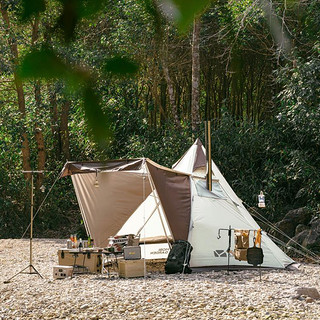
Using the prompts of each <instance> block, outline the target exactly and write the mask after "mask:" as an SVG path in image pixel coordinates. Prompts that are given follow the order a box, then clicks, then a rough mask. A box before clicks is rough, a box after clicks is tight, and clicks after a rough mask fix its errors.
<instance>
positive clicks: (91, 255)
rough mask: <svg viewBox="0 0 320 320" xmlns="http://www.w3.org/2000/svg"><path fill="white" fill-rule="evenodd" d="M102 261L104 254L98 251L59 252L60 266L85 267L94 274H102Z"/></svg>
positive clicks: (61, 250)
mask: <svg viewBox="0 0 320 320" xmlns="http://www.w3.org/2000/svg"><path fill="white" fill-rule="evenodd" d="M101 259H102V253H101V252H97V251H92V250H91V251H84V252H75V251H72V250H63V249H60V250H58V260H59V265H61V266H79V267H85V268H87V269H88V271H89V272H92V273H101Z"/></svg>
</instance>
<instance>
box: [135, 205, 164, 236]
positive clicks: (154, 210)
mask: <svg viewBox="0 0 320 320" xmlns="http://www.w3.org/2000/svg"><path fill="white" fill-rule="evenodd" d="M159 204H160V202H158V203H156V207H155V208H154V209H153V211H152V212H151V214H150V216H149V217H148V219H147V220H146V221H145V222H144V224H143V226H142V227H141V228H140V229H139V230H138V232H137V235H138V234H139V233H140V232H141V230H142V229H143V228H144V227H145V225H146V224H147V223H148V221H149V220H150V219H151V217H152V216H153V214H154V213H155V212H156V210H157V209H158V207H159Z"/></svg>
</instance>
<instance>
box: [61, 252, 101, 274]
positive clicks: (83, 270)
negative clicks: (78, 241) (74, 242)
mask: <svg viewBox="0 0 320 320" xmlns="http://www.w3.org/2000/svg"><path fill="white" fill-rule="evenodd" d="M63 251H64V252H68V253H70V254H71V255H72V256H73V263H72V265H73V268H76V267H77V268H81V269H82V273H84V272H85V273H87V272H89V269H90V267H88V266H86V263H85V262H86V257H87V256H88V255H98V256H101V260H102V258H103V257H102V249H101V248H84V249H82V250H79V248H77V249H69V250H63ZM79 255H82V256H83V259H82V264H76V262H77V258H78V256H79ZM78 273H81V272H78Z"/></svg>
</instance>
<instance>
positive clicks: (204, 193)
mask: <svg viewBox="0 0 320 320" xmlns="http://www.w3.org/2000/svg"><path fill="white" fill-rule="evenodd" d="M195 185H196V189H197V193H198V196H199V197H205V198H214V199H225V198H226V194H225V193H224V191H223V190H222V188H221V186H220V184H219V183H218V182H216V181H212V191H209V190H208V189H207V186H206V181H203V180H197V181H195Z"/></svg>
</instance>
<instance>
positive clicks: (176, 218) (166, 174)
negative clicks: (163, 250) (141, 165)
mask: <svg viewBox="0 0 320 320" xmlns="http://www.w3.org/2000/svg"><path fill="white" fill-rule="evenodd" d="M147 166H148V170H149V172H150V175H151V177H152V180H153V182H154V184H155V188H156V190H157V193H158V195H159V198H160V201H161V204H162V207H163V210H164V212H165V214H166V217H167V220H168V223H169V226H170V229H171V232H172V235H173V238H174V239H175V240H188V234H189V226H190V216H191V190H190V178H189V176H188V175H186V174H182V173H178V172H175V171H174V170H170V169H165V168H163V167H161V166H159V165H157V164H156V163H154V162H152V161H150V160H148V161H147Z"/></svg>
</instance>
